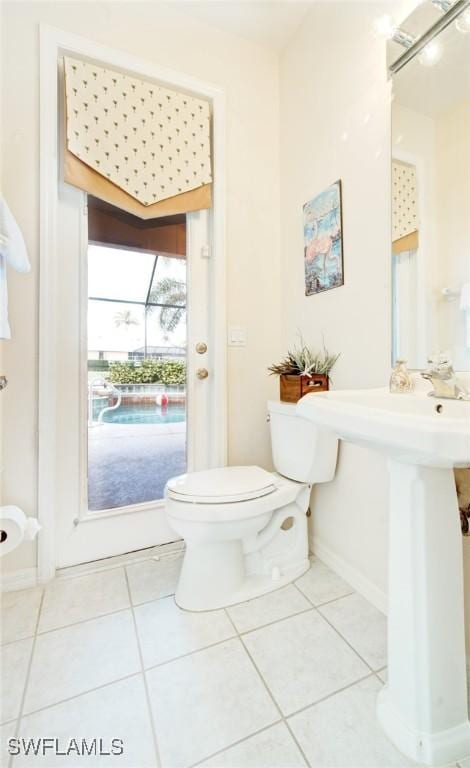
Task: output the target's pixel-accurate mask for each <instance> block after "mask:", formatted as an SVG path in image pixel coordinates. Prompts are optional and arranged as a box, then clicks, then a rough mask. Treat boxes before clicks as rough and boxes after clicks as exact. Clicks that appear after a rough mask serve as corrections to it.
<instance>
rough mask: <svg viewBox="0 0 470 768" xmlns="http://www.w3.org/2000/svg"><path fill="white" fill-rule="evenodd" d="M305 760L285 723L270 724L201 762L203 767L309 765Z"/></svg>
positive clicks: (286, 767) (302, 767)
mask: <svg viewBox="0 0 470 768" xmlns="http://www.w3.org/2000/svg"><path fill="white" fill-rule="evenodd" d="M305 765H306V763H305V760H304V759H303V757H302V754H301V752H300V750H299V748H298V746H297V744H296V743H295V741H294V739H293V738H292V736H291V734H290V733H289V729H288V728H287V726H286V725H285V724H284V723H277V725H273V726H271V728H267V729H266V730H265V731H262V732H261V733H258V734H256V736H251V737H250V738H249V739H246V740H245V741H242V742H241V743H240V744H236V745H235V746H234V747H231V748H230V749H227V750H225V752H221V753H219V754H218V755H216V756H215V757H212V758H210V759H209V760H206V761H204V762H203V763H201V768H203V767H204V768H305Z"/></svg>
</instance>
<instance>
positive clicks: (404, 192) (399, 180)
mask: <svg viewBox="0 0 470 768" xmlns="http://www.w3.org/2000/svg"><path fill="white" fill-rule="evenodd" d="M418 244H419V237H418V193H417V183H416V168H415V166H414V165H410V164H408V163H403V162H401V161H399V160H393V161H392V251H393V253H403V252H404V251H414V250H416V249H417V248H418Z"/></svg>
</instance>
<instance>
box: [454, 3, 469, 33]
mask: <svg viewBox="0 0 470 768" xmlns="http://www.w3.org/2000/svg"><path fill="white" fill-rule="evenodd" d="M455 26H456V27H457V29H458V30H459V32H462V34H464V35H466V34H467V32H470V8H467V10H466V11H463V13H461V14H460V16H458V17H457V18H456V20H455Z"/></svg>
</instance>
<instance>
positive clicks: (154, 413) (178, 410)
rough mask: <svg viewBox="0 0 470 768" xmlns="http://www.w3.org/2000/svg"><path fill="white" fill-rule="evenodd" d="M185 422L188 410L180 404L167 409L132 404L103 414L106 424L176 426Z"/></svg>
mask: <svg viewBox="0 0 470 768" xmlns="http://www.w3.org/2000/svg"><path fill="white" fill-rule="evenodd" d="M101 407H102V406H101ZM98 410H101V408H99V409H98ZM97 415H98V414H96V417H95V418H97ZM185 420H186V408H185V406H184V405H182V404H180V403H170V404H169V405H167V406H166V407H160V406H159V405H152V404H143V403H130V404H129V405H120V406H119V408H116V410H115V411H107V412H106V413H105V414H103V421H104V422H105V423H106V424H174V423H176V422H181V421H185Z"/></svg>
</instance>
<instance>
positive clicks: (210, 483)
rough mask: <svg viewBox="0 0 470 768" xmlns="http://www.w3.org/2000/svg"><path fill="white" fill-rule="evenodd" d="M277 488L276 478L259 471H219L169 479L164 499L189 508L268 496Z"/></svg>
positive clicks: (238, 468)
mask: <svg viewBox="0 0 470 768" xmlns="http://www.w3.org/2000/svg"><path fill="white" fill-rule="evenodd" d="M276 487H277V486H276V483H275V476H274V475H273V474H271V473H270V472H266V471H265V470H264V469H261V467H256V466H249V467H219V468H217V469H207V470H203V471H201V472H189V473H187V474H185V475H179V476H178V477H174V478H172V479H171V480H169V481H168V484H167V496H168V498H170V499H173V500H174V501H179V502H183V503H189V504H229V503H233V502H243V501H251V500H253V499H258V498H260V497H262V496H267V495H268V494H270V493H273V491H275V490H276Z"/></svg>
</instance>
